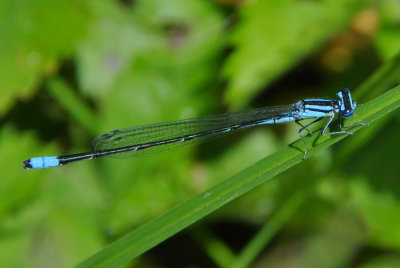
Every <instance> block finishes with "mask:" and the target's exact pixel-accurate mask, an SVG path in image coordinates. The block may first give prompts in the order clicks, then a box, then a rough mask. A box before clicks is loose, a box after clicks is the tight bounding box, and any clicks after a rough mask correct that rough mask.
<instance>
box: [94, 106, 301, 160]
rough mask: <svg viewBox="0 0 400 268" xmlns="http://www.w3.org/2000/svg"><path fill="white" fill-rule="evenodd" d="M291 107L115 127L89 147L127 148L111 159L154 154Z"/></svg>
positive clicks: (251, 123) (279, 114) (256, 122)
mask: <svg viewBox="0 0 400 268" xmlns="http://www.w3.org/2000/svg"><path fill="white" fill-rule="evenodd" d="M292 110H293V108H292V106H291V105H289V106H277V107H268V108H259V109H254V110H249V111H243V112H235V113H226V114H220V115H212V116H206V117H200V118H193V119H185V120H180V121H174V122H168V123H159V124H152V125H144V126H137V127H132V128H126V129H117V130H113V131H110V132H107V133H105V134H103V135H100V136H98V137H97V138H95V139H94V140H93V149H94V152H100V151H118V150H116V149H120V148H126V149H128V150H126V151H123V152H115V153H112V154H109V155H107V156H108V157H115V158H130V157H141V156H148V155H155V154H158V153H162V152H166V151H170V150H175V149H177V148H179V147H182V146H186V145H188V144H192V143H199V142H203V141H205V140H208V139H210V138H214V137H217V136H219V135H221V134H223V133H226V132H231V131H234V130H238V129H243V128H246V127H251V126H255V125H261V124H264V122H263V121H265V120H266V119H270V118H274V117H277V118H279V117H282V115H284V114H286V113H290V112H292Z"/></svg>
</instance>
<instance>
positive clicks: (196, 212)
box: [77, 86, 400, 268]
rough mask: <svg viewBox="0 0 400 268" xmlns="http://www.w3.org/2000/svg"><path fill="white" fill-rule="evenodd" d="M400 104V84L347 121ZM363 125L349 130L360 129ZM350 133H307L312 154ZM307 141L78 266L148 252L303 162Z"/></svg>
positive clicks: (110, 263)
mask: <svg viewBox="0 0 400 268" xmlns="http://www.w3.org/2000/svg"><path fill="white" fill-rule="evenodd" d="M399 106H400V86H397V87H395V88H393V89H392V90H390V91H388V92H386V93H384V94H382V95H380V96H379V97H377V98H375V99H374V100H372V101H370V102H368V103H366V104H365V105H363V106H361V107H359V108H358V109H357V111H356V113H355V115H354V116H353V117H352V118H351V119H349V120H346V121H347V122H346V125H351V124H354V123H355V122H358V121H361V120H362V121H363V122H365V123H372V122H373V121H375V120H377V119H379V118H380V117H382V116H384V115H386V114H388V113H389V112H391V111H393V110H394V109H397V108H398V107H399ZM361 128H362V126H357V127H354V128H352V129H350V130H349V131H351V132H356V131H358V130H359V129H361ZM346 136H347V135H335V136H331V137H326V136H319V133H314V134H313V135H311V136H309V137H306V142H307V143H308V144H309V145H311V144H313V145H314V146H313V147H312V149H311V150H310V152H309V153H308V155H307V156H308V157H310V156H312V155H314V154H316V153H318V152H320V151H322V150H324V149H325V148H327V147H329V146H331V145H332V144H334V143H336V142H338V141H340V140H342V139H344V138H345V137H346ZM302 150H303V143H302V141H301V140H298V141H296V142H294V143H293V144H292V145H289V146H287V147H285V148H283V149H282V150H280V151H278V152H276V153H274V154H272V155H270V156H268V157H266V158H264V159H263V160H261V161H259V162H257V163H255V164H253V165H251V166H249V167H248V168H246V169H244V170H242V171H241V172H239V173H237V174H236V175H234V176H232V177H230V178H228V179H226V180H224V181H222V182H220V183H219V184H217V185H215V186H213V187H211V188H210V189H208V190H207V191H205V192H203V193H201V194H198V195H196V196H194V197H193V198H191V199H189V200H188V201H186V202H184V203H182V204H180V205H178V206H177V207H175V208H173V209H171V210H170V211H168V212H167V213H165V214H164V215H162V216H160V217H158V218H156V219H154V220H152V221H150V222H149V223H147V224H144V225H142V226H141V227H139V228H138V229H136V230H134V231H133V232H131V233H129V234H127V235H125V236H124V237H122V238H120V239H119V240H117V241H115V242H113V243H112V244H110V245H109V246H107V247H106V248H104V249H103V250H101V251H99V252H98V253H96V254H94V255H93V256H91V257H89V258H88V259H87V260H85V261H83V262H82V263H80V264H79V265H78V266H77V267H80V268H83V267H119V266H121V265H123V264H126V263H128V262H129V261H130V260H132V259H133V258H135V257H137V256H139V255H140V254H142V253H144V252H146V251H147V250H149V249H150V248H152V247H154V246H155V245H157V244H159V243H161V242H162V241H164V240H166V239H167V238H169V237H170V236H172V235H174V234H176V233H178V232H179V231H181V230H182V229H184V228H186V227H187V226H189V225H191V224H193V223H195V222H197V221H198V220H200V219H202V218H203V217H205V216H206V215H208V214H210V213H212V212H213V211H215V210H217V209H218V208H220V207H222V206H223V205H225V204H227V203H229V202H230V201H232V200H234V199H236V198H237V197H239V196H241V195H243V194H245V193H247V192H248V191H250V190H251V189H253V188H255V187H257V186H258V185H260V184H262V183H265V182H266V181H268V180H270V179H272V178H273V177H275V176H276V175H278V174H280V173H282V172H283V171H285V170H286V169H288V168H290V167H292V166H294V165H297V164H298V163H300V162H302V160H301V159H302V157H303V151H302Z"/></svg>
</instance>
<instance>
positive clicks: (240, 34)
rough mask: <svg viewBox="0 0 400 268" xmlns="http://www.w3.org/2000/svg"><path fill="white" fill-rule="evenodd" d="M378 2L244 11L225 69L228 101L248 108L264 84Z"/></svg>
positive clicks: (267, 4) (351, 0) (290, 4)
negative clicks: (362, 10) (367, 7)
mask: <svg viewBox="0 0 400 268" xmlns="http://www.w3.org/2000/svg"><path fill="white" fill-rule="evenodd" d="M370 2H372V1H365V0H339V1H337V0H336V1H332V0H331V1H293V0H285V1H279V2H276V1H254V2H252V3H251V4H249V5H248V6H246V7H244V8H243V10H242V14H241V15H242V16H241V17H242V18H241V21H240V22H239V23H238V26H237V28H236V29H235V30H234V33H233V38H232V39H233V41H232V43H233V45H234V47H235V51H234V52H233V53H232V55H231V56H230V58H229V59H228V62H227V63H226V65H225V68H224V76H225V77H227V78H228V79H229V87H228V90H227V92H226V96H225V98H226V100H227V102H228V103H229V104H230V105H232V106H235V107H243V106H244V105H245V104H246V103H247V102H248V101H249V99H250V98H251V97H253V96H254V95H255V94H256V93H257V92H258V91H259V90H261V89H262V87H263V86H266V85H268V84H270V83H271V82H272V81H274V80H275V79H277V78H278V77H279V76H281V75H282V74H283V73H284V72H286V71H287V70H288V69H289V68H291V67H292V66H294V65H295V64H297V63H298V62H299V61H300V60H301V59H303V58H304V57H305V56H306V55H308V54H309V53H311V52H312V51H315V49H316V48H318V47H319V46H321V44H323V42H325V41H327V40H328V39H329V38H331V37H332V36H333V35H334V34H335V33H336V32H338V31H339V30H340V29H342V28H344V27H345V26H346V25H347V24H348V23H349V21H350V19H351V18H352V17H353V16H354V14H355V13H356V12H357V11H359V10H360V9H361V8H363V7H365V6H366V5H368V4H369V3H370Z"/></svg>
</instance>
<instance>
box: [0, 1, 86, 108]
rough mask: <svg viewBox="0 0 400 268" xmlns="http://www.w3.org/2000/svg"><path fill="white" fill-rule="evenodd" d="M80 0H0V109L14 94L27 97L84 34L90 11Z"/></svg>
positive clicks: (6, 106)
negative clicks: (86, 9)
mask: <svg viewBox="0 0 400 268" xmlns="http://www.w3.org/2000/svg"><path fill="white" fill-rule="evenodd" d="M84 8H85V4H82V2H81V1H77V0H74V1H69V0H56V1H52V0H38V1H34V2H32V1H24V0H15V1H14V0H4V1H0V18H1V21H0V36H2V40H1V42H0V58H1V61H0V73H1V76H0V87H1V90H0V113H2V112H4V111H5V110H7V109H8V108H9V107H10V106H11V104H12V102H13V101H14V99H15V96H23V97H28V96H30V95H32V93H33V92H32V91H33V90H34V89H35V88H36V89H37V85H38V84H39V82H40V80H41V77H42V76H43V75H49V74H52V73H54V72H55V71H56V69H57V65H58V63H57V61H58V60H59V59H60V58H62V57H65V56H67V55H70V54H71V53H72V51H73V49H74V46H75V42H76V41H77V40H78V39H79V38H80V37H81V36H82V35H83V34H84V30H85V22H86V20H87V18H90V16H89V13H85V12H79V11H80V10H81V9H84Z"/></svg>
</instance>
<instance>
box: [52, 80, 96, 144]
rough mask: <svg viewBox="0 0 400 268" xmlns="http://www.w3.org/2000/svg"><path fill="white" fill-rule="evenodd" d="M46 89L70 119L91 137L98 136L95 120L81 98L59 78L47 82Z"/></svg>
mask: <svg viewBox="0 0 400 268" xmlns="http://www.w3.org/2000/svg"><path fill="white" fill-rule="evenodd" d="M47 89H48V91H49V93H50V94H51V95H52V96H53V98H55V99H56V100H57V101H58V102H59V103H60V104H61V106H63V107H64V109H65V110H66V111H67V112H68V113H69V114H70V115H71V117H72V118H73V119H74V120H75V121H77V122H78V123H79V124H81V126H83V127H84V128H85V129H86V130H87V131H89V132H90V133H91V134H92V135H93V136H97V135H98V126H99V124H98V123H97V118H96V116H95V115H94V114H93V111H92V110H91V109H90V108H89V107H88V105H87V104H86V103H84V102H83V101H82V98H81V97H80V96H78V95H77V94H76V93H75V92H74V90H73V89H72V88H71V87H70V86H69V85H68V84H67V83H66V82H65V81H64V80H62V79H61V78H52V79H50V80H49V81H48V84H47Z"/></svg>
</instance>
